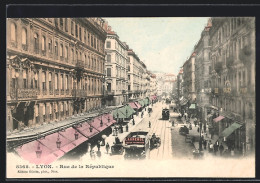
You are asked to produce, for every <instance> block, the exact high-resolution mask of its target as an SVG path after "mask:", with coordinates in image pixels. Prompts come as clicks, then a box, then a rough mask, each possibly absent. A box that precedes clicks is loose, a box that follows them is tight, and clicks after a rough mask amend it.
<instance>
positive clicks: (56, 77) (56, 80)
mask: <svg viewBox="0 0 260 183" xmlns="http://www.w3.org/2000/svg"><path fill="white" fill-rule="evenodd" d="M55 90H58V74H57V73H56V74H55Z"/></svg>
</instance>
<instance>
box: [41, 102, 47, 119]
mask: <svg viewBox="0 0 260 183" xmlns="http://www.w3.org/2000/svg"><path fill="white" fill-rule="evenodd" d="M42 117H43V121H45V120H46V104H43V106H42Z"/></svg>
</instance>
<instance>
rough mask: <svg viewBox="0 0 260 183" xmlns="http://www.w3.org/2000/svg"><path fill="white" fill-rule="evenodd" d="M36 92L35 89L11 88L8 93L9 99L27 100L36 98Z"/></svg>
mask: <svg viewBox="0 0 260 183" xmlns="http://www.w3.org/2000/svg"><path fill="white" fill-rule="evenodd" d="M37 95H38V90H37V89H27V88H23V89H16V88H13V89H12V90H11V91H10V97H11V99H29V98H34V99H35V98H37Z"/></svg>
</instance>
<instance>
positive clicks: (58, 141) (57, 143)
mask: <svg viewBox="0 0 260 183" xmlns="http://www.w3.org/2000/svg"><path fill="white" fill-rule="evenodd" d="M56 145H57V148H58V149H60V145H61V141H60V134H59V133H58V138H57V141H56Z"/></svg>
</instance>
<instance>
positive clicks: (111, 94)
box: [105, 26, 128, 106]
mask: <svg viewBox="0 0 260 183" xmlns="http://www.w3.org/2000/svg"><path fill="white" fill-rule="evenodd" d="M106 31H107V39H106V43H105V50H106V64H105V70H106V94H105V96H106V105H108V106H117V105H121V104H125V103H126V102H128V93H127V88H128V78H127V73H128V56H127V45H126V43H123V42H122V41H120V40H119V36H118V35H117V34H116V33H115V32H114V31H112V30H111V27H110V26H106Z"/></svg>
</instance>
